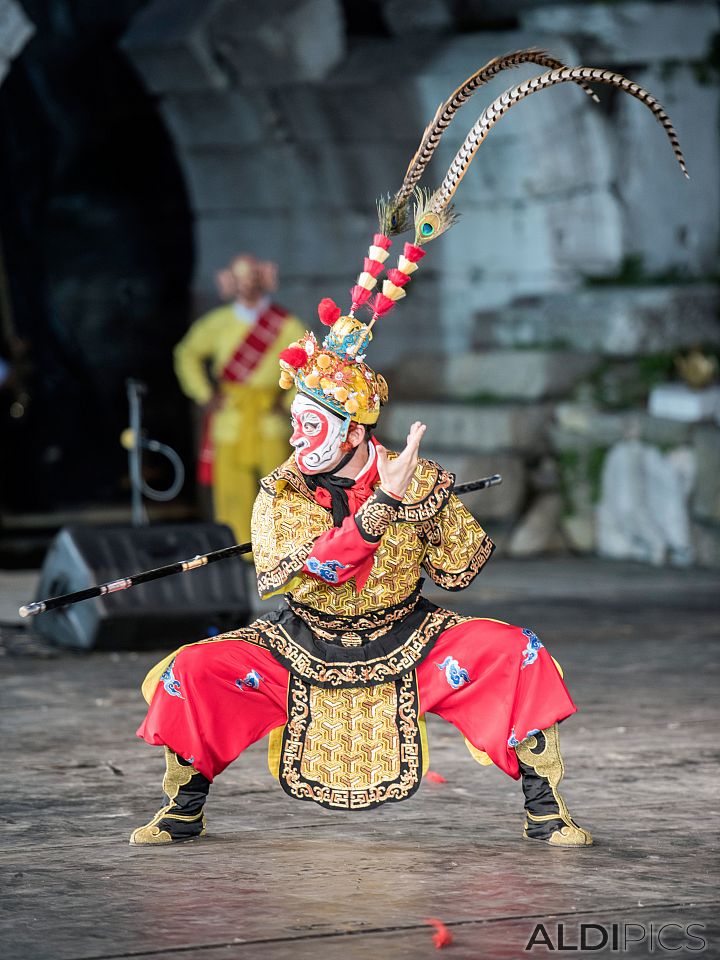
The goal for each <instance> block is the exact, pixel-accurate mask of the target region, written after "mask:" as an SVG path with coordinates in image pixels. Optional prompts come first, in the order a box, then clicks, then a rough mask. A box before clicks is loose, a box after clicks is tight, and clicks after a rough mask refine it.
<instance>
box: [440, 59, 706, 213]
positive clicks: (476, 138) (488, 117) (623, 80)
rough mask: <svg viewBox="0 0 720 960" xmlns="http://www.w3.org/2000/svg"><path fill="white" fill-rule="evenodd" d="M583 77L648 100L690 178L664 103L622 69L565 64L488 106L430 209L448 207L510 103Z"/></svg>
mask: <svg viewBox="0 0 720 960" xmlns="http://www.w3.org/2000/svg"><path fill="white" fill-rule="evenodd" d="M579 81H583V82H587V81H590V82H593V83H606V84H609V85H610V86H613V87H617V88H618V89H620V90H624V91H625V92H626V93H629V94H630V95H631V96H633V97H635V98H636V99H637V100H639V101H640V102H641V103H643V104H645V106H646V107H647V108H648V109H649V110H651V111H652V112H653V114H654V116H655V119H656V120H657V121H658V123H659V124H661V126H662V127H663V129H664V130H665V133H666V134H667V136H668V139H669V140H670V145H671V146H672V149H673V153H674V154H675V158H676V160H677V162H678V164H679V165H680V169H681V170H682V172H683V173H684V174H685V176H686V177H688V178H689V174H688V172H687V167H686V165H685V158H684V157H683V153H682V150H681V148H680V142H679V140H678V136H677V133H676V132H675V128H674V127H673V125H672V123H671V122H670V118H669V117H668V115H667V113H665V110H664V109H663V107H662V106H661V104H660V103H658V101H657V100H656V99H655V98H654V97H653V96H651V95H650V94H649V93H648V92H647V90H645V89H643V87H641V86H640V85H639V84H637V83H634V82H633V81H632V80H628V79H627V77H623V76H622V75H621V74H619V73H613V72H612V71H611V70H602V69H599V68H595V67H563V68H561V69H558V70H550V71H549V72H548V73H543V74H541V75H540V76H538V77H533V78H532V79H530V80H524V81H523V82H522V83H519V84H517V85H516V86H514V87H511V88H510V89H509V90H506V91H505V93H503V94H501V95H500V96H499V97H497V98H496V99H495V100H493V102H492V103H491V104H490V106H488V107H486V108H485V110H484V111H483V113H482V115H481V116H480V118H479V119H478V121H477V123H476V124H475V125H474V126H473V128H472V129H471V130H470V132H469V133H468V135H467V137H466V138H465V142H464V143H463V145H462V146H461V147H460V149H459V150H458V152H457V154H456V155H455V159H454V160H453V162H452V163H451V164H450V167H449V169H448V171H447V173H446V174H445V179H444V180H443V181H442V183H441V184H440V186H439V187H438V189H437V190H436V191H435V193H434V194H433V195H432V196H431V197H429V198H428V199H427V203H426V213H435V214H439V213H440V212H441V211H442V210H444V209H445V208H446V207H447V205H448V204H449V203H450V201H451V200H452V197H453V195H454V193H455V191H456V190H457V188H458V186H459V184H460V181H461V180H462V178H463V177H464V176H465V174H466V173H467V171H468V168H469V166H470V164H471V162H472V159H473V157H474V156H475V153H476V152H477V150H478V148H479V146H480V144H481V143H482V142H483V140H484V139H485V137H487V135H488V133H489V132H490V131H491V130H492V128H493V127H494V126H495V124H496V123H497V122H498V120H499V119H500V118H501V117H502V116H503V115H504V114H505V113H507V111H508V110H509V109H510V107H513V106H515V104H516V103H519V102H520V101H521V100H524V99H525V97H529V96H530V95H531V94H533V93H538V91H540V90H544V89H545V88H546V87H552V86H555V85H556V84H559V83H578V82H579Z"/></svg>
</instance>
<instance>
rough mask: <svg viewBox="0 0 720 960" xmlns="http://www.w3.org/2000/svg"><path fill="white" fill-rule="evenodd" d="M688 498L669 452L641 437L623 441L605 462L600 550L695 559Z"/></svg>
mask: <svg viewBox="0 0 720 960" xmlns="http://www.w3.org/2000/svg"><path fill="white" fill-rule="evenodd" d="M687 501H688V494H687V490H686V487H685V483H684V480H683V477H682V476H681V475H680V473H679V471H678V470H677V469H676V467H675V465H674V463H673V461H672V460H671V459H670V458H669V457H667V456H664V455H663V454H662V453H661V452H660V451H659V450H658V449H657V448H655V447H651V446H648V445H647V444H643V443H641V442H639V441H637V440H630V441H623V442H621V443H618V444H617V445H616V446H615V447H613V449H612V450H611V451H610V452H609V454H608V456H607V457H606V458H605V462H604V464H603V474H602V493H601V499H600V503H599V504H598V509H597V542H598V551H599V553H600V555H601V556H604V557H611V558H613V559H618V560H639V561H642V562H644V563H651V564H654V565H656V566H657V565H660V564H662V563H665V562H666V561H669V562H670V563H672V564H674V565H676V566H687V565H689V564H690V563H692V561H693V556H694V553H693V545H692V536H691V530H690V519H689V514H688V505H687Z"/></svg>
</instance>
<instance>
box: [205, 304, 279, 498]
mask: <svg viewBox="0 0 720 960" xmlns="http://www.w3.org/2000/svg"><path fill="white" fill-rule="evenodd" d="M287 315H288V311H287V310H284V309H283V308H282V307H279V306H278V305H277V304H276V303H271V304H270V306H269V307H268V308H267V310H265V311H264V312H263V313H261V314H260V316H259V317H258V318H257V320H256V321H255V323H254V325H253V327H252V328H251V329H250V331H249V332H248V333H247V335H246V337H245V339H244V340H243V341H242V343H241V344H240V345H239V346H238V348H237V350H236V351H235V353H234V354H233V355H232V357H230V359H229V360H228V362H227V363H226V364H225V367H224V369H223V371H222V373H221V374H220V383H223V382H225V383H227V382H229V383H244V382H245V380H247V378H248V377H249V376H250V374H251V373H252V372H253V370H254V369H255V368H256V367H257V365H258V364H259V363H260V361H261V360H262V358H263V357H264V356H265V354H266V352H267V351H268V349H269V348H270V347H271V346H272V345H273V343H275V341H276V340H277V337H278V334H279V333H280V329H281V327H282V325H283V323H284V322H285V318H286V317H287ZM214 413H215V411H214V410H208V412H207V414H206V415H205V422H204V423H203V431H202V440H201V442H200V453H199V455H198V466H197V479H198V483H201V484H203V486H210V485H211V484H212V482H213V461H214V459H215V450H214V447H213V440H212V419H213V415H214Z"/></svg>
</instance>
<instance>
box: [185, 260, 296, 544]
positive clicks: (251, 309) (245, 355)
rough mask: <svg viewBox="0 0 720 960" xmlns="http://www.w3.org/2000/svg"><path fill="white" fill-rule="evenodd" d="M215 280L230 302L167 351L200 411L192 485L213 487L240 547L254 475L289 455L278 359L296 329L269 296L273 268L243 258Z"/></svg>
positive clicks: (219, 514)
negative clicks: (201, 423) (195, 480)
mask: <svg viewBox="0 0 720 960" xmlns="http://www.w3.org/2000/svg"><path fill="white" fill-rule="evenodd" d="M216 279H217V285H218V290H219V292H220V295H221V297H222V298H223V299H224V300H227V301H230V302H229V303H227V304H226V305H225V306H222V307H218V308H217V309H215V310H211V311H210V312H209V313H206V314H205V315H204V316H202V317H200V318H199V319H198V320H196V321H195V323H194V324H193V325H192V326H191V327H190V329H189V330H188V332H187V333H186V335H185V336H184V337H183V339H182V340H181V341H180V343H179V344H178V345H177V347H176V348H175V372H176V373H177V377H178V380H179V381H180V386H181V388H182V390H183V392H184V393H185V394H186V395H187V396H188V397H190V398H191V399H192V400H194V401H195V403H197V404H198V405H199V406H201V407H203V408H204V411H205V422H204V426H203V438H202V443H201V447H200V454H199V458H198V481H199V482H200V483H201V484H203V485H207V486H210V485H211V486H212V488H213V502H214V510H215V519H216V520H217V521H218V522H220V523H227V524H229V525H230V526H231V527H232V529H233V531H234V532H235V536H236V537H237V538H238V540H239V541H242V542H244V541H247V540H249V539H250V515H251V513H252V505H253V501H254V500H255V497H256V496H257V493H258V481H259V479H260V477H262V476H265V475H266V474H268V473H270V472H271V471H272V470H274V469H275V467H276V466H277V465H278V463H280V462H282V461H283V460H285V459H286V458H287V456H288V454H289V452H290V448H289V445H288V439H287V425H288V416H289V414H288V412H287V402H286V401H285V402H284V397H285V396H287V395H286V394H284V392H283V391H282V390H281V389H280V388H279V386H278V381H277V365H278V355H279V353H280V351H281V350H283V348H284V347H285V346H286V345H287V343H288V340H296V339H298V338H299V337H302V336H303V333H304V327H303V325H302V324H301V323H300V321H299V320H298V319H297V317H294V316H292V315H291V314H289V313H288V312H287V310H284V309H283V308H282V307H280V306H278V305H277V304H276V303H273V302H272V301H271V299H270V295H271V294H272V293H274V292H275V290H276V288H277V266H276V264H274V263H270V262H263V261H260V260H258V259H256V258H255V257H253V256H252V255H250V254H246V253H243V254H240V255H238V256H236V257H234V258H233V259H232V261H231V262H230V265H229V266H228V267H227V268H226V269H224V270H220V271H219V272H218V274H217V277H216ZM208 371H209V372H208ZM281 398H283V399H281Z"/></svg>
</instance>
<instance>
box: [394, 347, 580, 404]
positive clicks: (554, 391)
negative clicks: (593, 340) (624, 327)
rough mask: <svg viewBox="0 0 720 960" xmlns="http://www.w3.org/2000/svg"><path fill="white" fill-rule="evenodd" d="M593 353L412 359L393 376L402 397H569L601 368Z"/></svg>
mask: <svg viewBox="0 0 720 960" xmlns="http://www.w3.org/2000/svg"><path fill="white" fill-rule="evenodd" d="M597 365H598V361H597V359H596V358H595V357H593V356H592V355H591V354H586V353H571V352H569V351H566V350H489V351H487V352H486V353H459V354H452V355H450V356H446V357H438V356H437V354H434V355H433V354H430V355H424V356H411V357H409V358H407V359H406V360H404V361H403V362H402V363H401V364H400V365H399V366H398V367H397V368H396V369H395V371H394V372H393V377H392V382H393V384H394V386H395V389H396V390H397V391H398V392H401V393H402V394H403V396H413V397H423V398H424V399H431V398H438V399H441V398H448V399H452V400H471V399H472V398H473V397H484V396H488V397H494V398H497V399H502V400H525V401H528V400H539V399H543V398H545V397H557V396H562V395H563V394H565V393H567V392H568V391H569V390H571V389H572V387H573V386H574V385H575V384H576V383H577V381H578V380H579V379H581V378H582V377H583V376H586V375H587V374H589V373H590V372H591V371H592V370H594V369H595V367H597Z"/></svg>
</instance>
